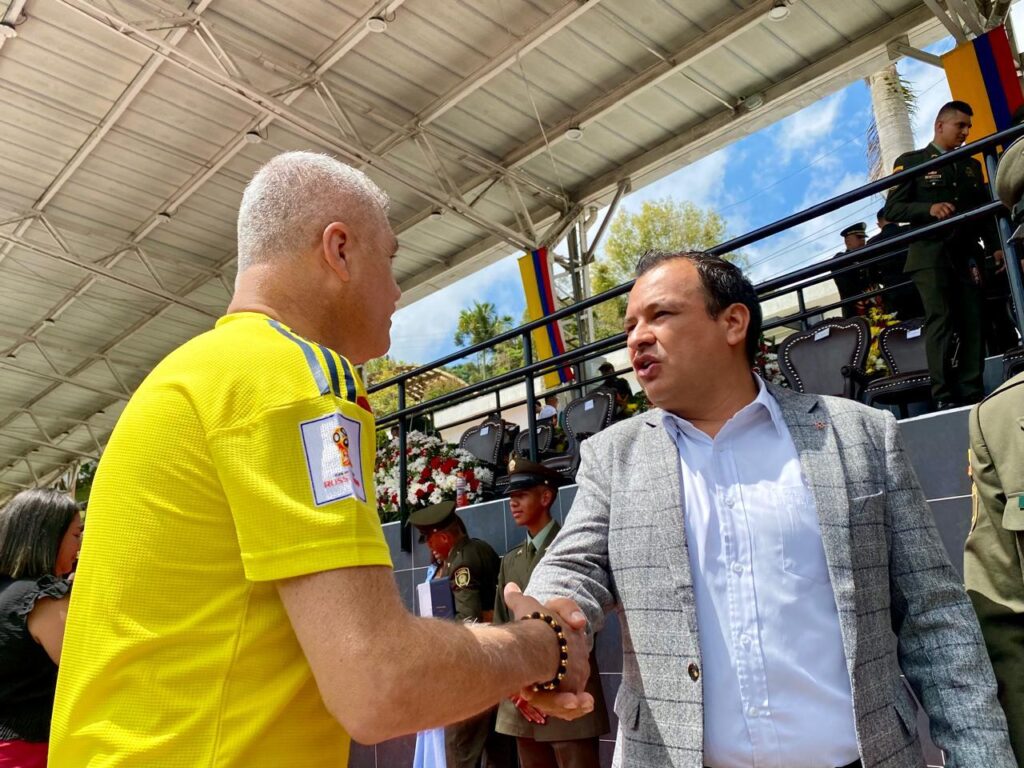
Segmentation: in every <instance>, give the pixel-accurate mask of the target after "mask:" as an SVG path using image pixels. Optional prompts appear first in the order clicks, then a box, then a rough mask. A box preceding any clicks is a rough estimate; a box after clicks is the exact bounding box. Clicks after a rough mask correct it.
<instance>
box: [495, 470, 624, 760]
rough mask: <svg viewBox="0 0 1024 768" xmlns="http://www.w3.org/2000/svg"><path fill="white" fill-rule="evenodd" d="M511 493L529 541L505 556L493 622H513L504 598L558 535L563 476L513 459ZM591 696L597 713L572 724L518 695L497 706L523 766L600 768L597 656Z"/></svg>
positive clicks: (602, 726) (603, 720) (522, 584)
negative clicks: (555, 509)
mask: <svg viewBox="0 0 1024 768" xmlns="http://www.w3.org/2000/svg"><path fill="white" fill-rule="evenodd" d="M508 474H509V484H508V490H507V491H506V495H507V496H508V497H509V508H510V510H511V513H512V519H513V520H514V521H515V523H516V525H518V526H520V527H522V528H525V529H526V533H527V536H526V541H524V542H523V543H522V544H520V545H519V546H518V547H516V548H515V549H512V550H510V551H509V552H508V554H506V555H505V557H504V558H503V559H502V561H501V572H500V573H499V575H498V592H497V595H496V597H495V599H494V621H495V623H496V624H497V623H504V622H507V621H510V619H511V617H510V616H509V611H508V608H507V607H506V606H505V601H504V599H503V594H504V591H505V585H507V584H516V585H518V587H519V588H520V589H523V590H525V589H526V585H527V584H528V583H529V581H530V574H532V573H533V569H534V566H536V565H537V563H538V562H539V561H540V559H541V558H542V557H543V556H544V553H545V552H546V551H547V548H548V545H550V544H551V542H552V541H554V539H555V536H557V535H558V530H559V526H558V523H557V522H556V521H555V520H553V519H552V517H551V505H552V504H553V503H554V501H555V495H556V494H557V493H558V490H557V489H558V485H559V483H560V481H561V476H560V475H559V474H558V473H557V472H555V471H553V470H551V469H548V468H547V467H545V466H544V465H543V464H536V463H534V462H532V461H528V460H527V459H523V458H520V457H518V456H513V457H512V459H511V460H510V461H509V464H508ZM587 692H588V693H589V694H590V695H591V696H593V697H594V711H593V712H591V713H590V714H588V715H586V716H585V717H582V718H580V719H578V720H573V721H572V722H568V721H565V720H559V719H557V718H545V717H544V715H542V714H541V713H540V712H539V711H538V710H536V709H534V708H533V707H532V706H530V703H529V702H528V701H525V700H523V699H521V698H520V697H519V696H513V697H512V698H511V699H510V700H508V701H503V702H502V703H501V704H500V705H499V706H498V722H497V726H496V729H497V731H498V732H499V733H504V734H508V735H509V736H515V737H516V746H517V750H518V752H519V763H520V765H521V766H522V768H598V766H599V765H600V754H599V750H598V737H599V736H601V734H603V733H606V732H607V731H608V714H607V712H606V711H605V702H604V695H603V693H602V690H601V675H600V671H599V670H598V668H597V658H596V656H595V655H594V653H593V652H591V655H590V680H589V681H588V682H587Z"/></svg>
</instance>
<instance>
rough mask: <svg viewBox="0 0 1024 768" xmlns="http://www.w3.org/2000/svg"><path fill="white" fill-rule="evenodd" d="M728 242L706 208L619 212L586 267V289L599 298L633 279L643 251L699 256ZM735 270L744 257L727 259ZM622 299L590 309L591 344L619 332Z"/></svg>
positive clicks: (647, 206) (653, 205) (675, 205)
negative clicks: (599, 251) (600, 250)
mask: <svg viewBox="0 0 1024 768" xmlns="http://www.w3.org/2000/svg"><path fill="white" fill-rule="evenodd" d="M726 238H727V234H726V224H725V219H723V218H722V217H721V216H720V215H719V214H717V213H716V212H715V211H713V210H711V209H703V208H700V207H698V206H696V205H694V204H693V203H691V202H689V201H684V202H678V201H675V200H672V199H670V198H664V199H662V200H654V201H647V202H645V203H644V204H643V205H642V206H641V207H640V210H639V211H638V212H636V213H630V212H628V211H622V212H620V213H619V214H618V215H617V216H616V217H615V218H614V219H613V220H612V223H611V226H610V227H609V229H608V236H607V239H606V240H605V243H604V252H603V254H602V255H600V256H599V257H598V258H597V259H596V260H595V261H594V264H593V265H592V266H591V268H590V287H591V290H592V292H593V293H594V294H598V293H603V292H604V291H607V290H610V289H612V288H614V287H615V286H617V285H622V283H625V282H627V281H629V280H631V279H632V278H633V271H634V269H635V267H636V262H637V260H638V259H639V258H640V256H642V255H643V254H644V253H645V252H646V251H650V250H660V251H703V250H707V249H709V248H711V247H712V246H715V245H718V244H719V243H721V242H722V241H724V240H725V239H726ZM725 258H727V259H729V260H730V261H735V262H737V263H738V264H739V265H740V266H743V265H744V263H745V261H746V260H745V258H744V257H743V256H742V255H740V254H726V256H725ZM625 313H626V297H625V296H620V297H619V298H617V299H614V300H612V301H606V302H605V303H603V304H600V305H598V306H597V307H595V308H594V339H602V338H604V337H606V336H612V335H614V334H617V333H621V332H622V319H623V317H624V316H625Z"/></svg>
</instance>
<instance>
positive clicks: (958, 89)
mask: <svg viewBox="0 0 1024 768" xmlns="http://www.w3.org/2000/svg"><path fill="white" fill-rule="evenodd" d="M942 67H943V69H945V70H946V79H947V80H948V81H949V91H950V93H952V94H953V98H954V99H957V100H959V101H966V102H967V103H968V104H970V105H971V108H972V109H973V110H974V119H973V123H974V126H973V128H971V139H980V138H984V137H985V136H990V135H992V134H993V133H995V132H996V131H1002V130H1005V129H1007V128H1009V127H1010V126H1011V125H1012V124H1013V113H1014V112H1015V111H1016V110H1017V108H1018V107H1020V106H1021V105H1022V104H1024V95H1022V94H1021V87H1020V82H1019V81H1018V80H1017V73H1016V72H1015V71H1014V66H1013V54H1012V53H1011V51H1010V42H1009V40H1007V38H1006V29H1005V28H1004V27H996V28H995V29H992V30H990V31H989V32H986V33H985V34H984V35H981V36H980V37H976V38H975V39H974V40H971V41H970V42H967V43H963V44H962V45H958V46H957V47H956V48H954V49H953V50H952V51H950V52H949V53H947V54H945V55H943V56H942ZM982 167H983V168H984V165H983V166H982Z"/></svg>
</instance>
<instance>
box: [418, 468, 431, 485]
mask: <svg viewBox="0 0 1024 768" xmlns="http://www.w3.org/2000/svg"><path fill="white" fill-rule="evenodd" d="M429 479H430V468H429V467H424V468H423V471H422V472H420V482H421V483H425V482H427V480H429Z"/></svg>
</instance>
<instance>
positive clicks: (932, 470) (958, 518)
mask: <svg viewBox="0 0 1024 768" xmlns="http://www.w3.org/2000/svg"><path fill="white" fill-rule="evenodd" d="M967 414H968V409H966V408H963V409H959V410H956V411H945V412H943V413H939V414H931V415H928V416H920V417H917V418H913V419H907V420H906V421H903V422H901V429H902V432H903V438H904V441H905V444H906V448H907V452H908V454H909V456H910V460H911V462H912V463H913V465H914V468H915V470H916V471H917V475H918V479H919V480H920V483H921V487H922V489H923V490H924V493H925V496H926V498H927V499H928V501H929V504H930V505H931V508H932V513H933V514H934V516H935V520H936V524H937V525H938V528H939V532H940V534H941V536H942V540H943V543H944V544H945V545H946V549H947V551H948V553H949V556H950V560H951V561H952V562H953V565H954V566H955V567H956V568H957V570H958V571H959V572H960V573H961V574H962V573H963V544H964V539H965V538H966V536H967V531H968V529H969V527H970V519H971V498H970V483H969V480H968V478H967V472H966V469H967ZM575 495H576V489H575V487H569V488H563V489H561V490H560V491H559V494H558V499H557V500H556V502H555V507H554V509H553V512H554V515H555V517H556V518H557V519H558V520H559V522H564V518H565V514H566V513H567V512H568V511H569V508H570V507H571V505H572V500H573V498H574V497H575ZM460 514H461V515H462V517H463V519H464V520H465V522H466V527H467V528H468V529H469V534H470V535H471V536H473V537H474V538H480V539H484V540H486V541H488V542H489V543H490V544H491V545H492V546H493V547H494V548H495V550H497V552H498V553H499V554H501V553H504V552H507V551H508V550H510V549H511V548H512V547H515V546H517V545H518V544H520V543H522V542H523V540H524V538H525V532H524V531H523V530H522V529H520V528H518V527H516V526H515V525H514V524H513V523H512V521H511V518H510V516H509V515H508V505H507V503H506V502H505V501H492V502H487V503H485V504H476V505H473V506H471V507H466V508H465V509H463V510H460ZM384 534H385V536H386V538H387V541H388V544H389V546H390V547H391V556H392V558H393V560H394V565H395V579H396V580H397V582H398V587H399V591H400V593H401V595H402V599H403V600H404V601H405V604H406V605H407V606H408V607H409V609H410V610H412V611H415V610H416V601H415V595H416V588H415V585H416V584H417V583H419V582H421V581H423V579H424V578H425V576H426V566H427V565H428V564H429V562H430V556H429V553H428V551H427V549H426V547H425V546H423V545H422V544H418V543H414V545H413V551H412V552H411V553H410V552H402V551H401V548H400V547H399V530H398V524H397V523H390V524H388V525H385V526H384ZM414 538H415V537H414ZM597 658H598V666H599V668H600V672H601V682H602V683H603V685H604V691H605V698H606V700H607V702H608V707H609V713H608V714H609V716H610V718H611V721H612V730H611V732H610V733H609V734H607V735H606V736H605V737H604V738H603V739H602V742H601V756H602V764H603V765H604V766H610V765H611V755H612V750H613V748H614V741H613V739H614V733H615V729H616V727H617V723H616V720H615V714H614V713H613V712H611V711H610V709H611V704H612V702H613V701H614V700H615V694H616V692H617V691H618V688H619V682H620V680H621V676H622V675H621V673H622V651H621V642H620V637H619V627H618V622H617V621H616V619H615V617H614V616H613V617H611V620H610V621H609V622H608V625H607V626H606V628H605V629H604V631H602V632H601V633H600V634H599V635H598V638H597ZM419 684H421V683H420V681H418V680H411V681H410V685H419ZM921 723H922V727H923V728H925V729H926V728H927V722H926V721H925V720H924V719H923V715H922V721H921ZM414 744H415V737H413V736H408V737H405V738H401V739H395V740H393V741H389V742H386V743H383V744H378V745H377V746H376V747H363V746H360V745H353V749H352V757H351V760H350V765H351V766H352V768H408V767H409V766H411V765H412V756H413V749H414ZM926 755H927V757H928V763H929V764H930V765H941V757H940V756H939V754H938V752H937V751H936V750H935V749H934V747H930V746H929V747H928V748H927V749H926Z"/></svg>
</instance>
